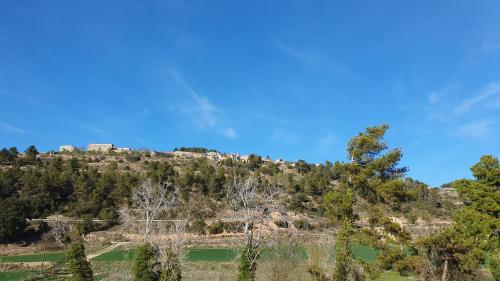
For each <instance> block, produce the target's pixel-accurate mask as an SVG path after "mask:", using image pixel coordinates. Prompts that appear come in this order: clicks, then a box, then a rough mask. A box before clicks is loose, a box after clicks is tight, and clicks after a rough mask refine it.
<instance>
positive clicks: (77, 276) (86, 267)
mask: <svg viewBox="0 0 500 281" xmlns="http://www.w3.org/2000/svg"><path fill="white" fill-rule="evenodd" d="M65 255H66V260H67V261H68V264H69V269H70V271H71V274H72V277H71V280H74V281H91V280H93V279H94V278H93V273H92V269H91V268H90V263H89V262H88V261H87V257H86V256H85V247H84V245H83V241H81V240H80V239H75V240H73V241H72V242H71V243H70V244H69V245H68V247H67V249H66V253H65Z"/></svg>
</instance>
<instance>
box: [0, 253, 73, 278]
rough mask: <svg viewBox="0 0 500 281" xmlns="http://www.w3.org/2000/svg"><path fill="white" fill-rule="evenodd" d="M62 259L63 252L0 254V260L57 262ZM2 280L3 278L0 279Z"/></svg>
mask: <svg viewBox="0 0 500 281" xmlns="http://www.w3.org/2000/svg"><path fill="white" fill-rule="evenodd" d="M62 260H64V253H63V252H48V253H45V254H44V253H36V254H29V255H17V256H0V262H41V261H48V262H58V261H62ZM0 280H3V279H0Z"/></svg>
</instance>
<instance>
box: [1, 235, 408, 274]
mask: <svg viewBox="0 0 500 281" xmlns="http://www.w3.org/2000/svg"><path fill="white" fill-rule="evenodd" d="M351 249H352V253H353V257H354V258H355V259H357V260H360V261H365V262H374V261H375V258H376V256H377V253H378V251H377V250H376V249H374V248H371V247H368V246H363V245H359V244H352V245H351ZM290 253H291V249H290V248H273V249H270V248H267V249H264V250H263V251H262V261H263V262H265V261H268V260H270V259H272V258H273V257H276V255H289V254H290ZM293 253H294V254H296V255H298V256H299V257H300V258H301V259H303V260H306V259H307V253H306V250H305V249H304V248H302V247H298V248H295V249H294V251H293ZM238 255H239V253H238V249H237V248H190V249H189V250H188V251H187V253H186V256H185V260H186V261H187V262H189V263H190V264H191V267H192V266H195V265H196V264H201V265H203V264H205V265H204V266H207V265H209V267H213V269H214V270H216V271H218V269H219V267H220V266H218V264H226V265H227V266H229V265H230V264H232V263H234V262H235V261H237V259H238ZM133 258H134V251H133V249H114V250H112V251H109V252H107V253H104V254H102V255H100V256H98V257H95V258H94V259H92V262H93V263H95V266H97V265H98V264H100V266H104V267H109V266H110V265H111V263H115V262H126V263H128V262H130V261H132V260H133ZM42 260H44V261H48V262H59V261H63V260H64V254H63V252H51V253H45V254H41V253H36V254H30V255H17V256H3V257H0V262H40V261H42ZM108 263H110V264H109V265H107V264H108ZM234 266H236V265H234ZM234 266H230V267H231V268H232V267H234ZM195 267H197V266H195ZM223 267H224V266H223ZM228 270H229V269H228ZM212 273H213V274H218V273H215V272H212ZM29 274H30V273H29V272H28V271H12V272H0V280H2V281H4V280H5V281H19V280H24V279H26V278H27V277H28V276H29ZM192 274H193V275H194V274H197V272H193V273H192ZM214 276H216V275H214ZM195 280H198V279H196V278H195ZM382 280H384V281H385V280H387V281H408V280H412V278H405V277H401V276H400V275H399V274H398V273H397V272H384V273H382V274H381V276H380V277H379V278H378V279H377V281H382Z"/></svg>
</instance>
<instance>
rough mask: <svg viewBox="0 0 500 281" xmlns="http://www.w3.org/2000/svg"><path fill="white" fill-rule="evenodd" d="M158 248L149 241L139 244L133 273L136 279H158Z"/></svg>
mask: <svg viewBox="0 0 500 281" xmlns="http://www.w3.org/2000/svg"><path fill="white" fill-rule="evenodd" d="M160 273H161V272H160V263H159V262H158V250H157V249H156V248H155V247H153V246H152V245H151V244H149V243H145V244H142V245H139V246H138V247H137V250H136V251H135V256H134V261H133V265H132V274H133V276H134V280H135V281H157V280H159V277H160Z"/></svg>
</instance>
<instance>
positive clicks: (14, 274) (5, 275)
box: [0, 271, 30, 281]
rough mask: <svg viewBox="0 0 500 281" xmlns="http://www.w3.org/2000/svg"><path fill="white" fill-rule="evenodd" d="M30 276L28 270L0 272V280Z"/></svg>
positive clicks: (6, 280) (15, 279)
mask: <svg viewBox="0 0 500 281" xmlns="http://www.w3.org/2000/svg"><path fill="white" fill-rule="evenodd" d="M29 276H30V272H28V271H9V272H0V280H2V281H18V280H24V279H27V278H28V277H29Z"/></svg>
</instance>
